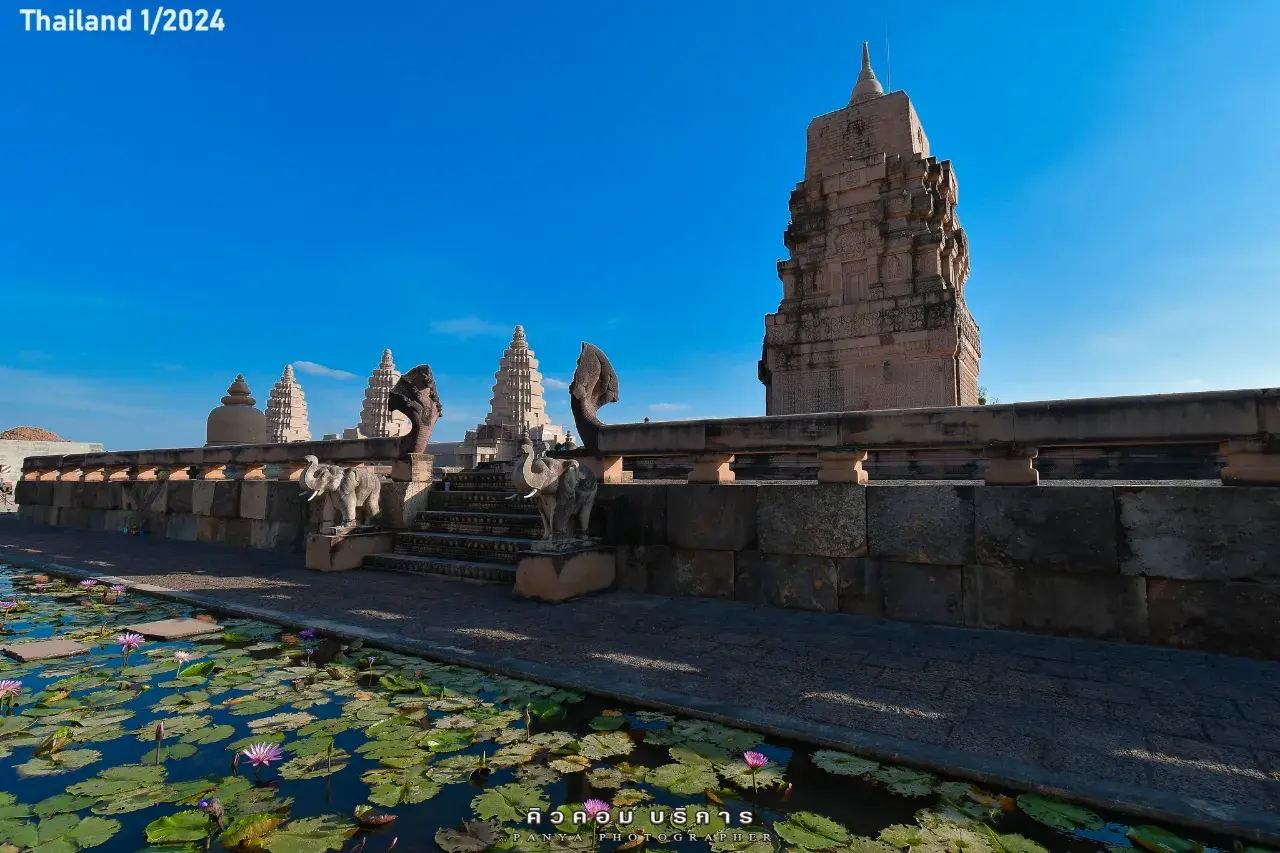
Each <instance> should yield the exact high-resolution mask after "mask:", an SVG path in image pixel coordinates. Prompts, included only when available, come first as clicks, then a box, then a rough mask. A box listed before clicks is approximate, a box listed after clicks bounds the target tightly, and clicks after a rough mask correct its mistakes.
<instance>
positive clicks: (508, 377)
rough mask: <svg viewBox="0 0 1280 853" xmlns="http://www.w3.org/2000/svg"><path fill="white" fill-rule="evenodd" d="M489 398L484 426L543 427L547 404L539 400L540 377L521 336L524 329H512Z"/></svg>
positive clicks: (546, 420)
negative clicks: (491, 396)
mask: <svg viewBox="0 0 1280 853" xmlns="http://www.w3.org/2000/svg"><path fill="white" fill-rule="evenodd" d="M494 379H495V382H494V384H493V399H492V400H490V401H489V414H488V415H486V416H485V419H484V422H485V424H486V425H488V426H495V427H496V426H507V427H517V428H528V429H532V428H534V427H539V426H546V425H548V424H550V423H551V419H550V418H548V417H547V403H546V401H545V400H544V399H543V398H542V374H541V373H539V372H538V359H537V358H535V357H534V355H533V350H531V349H529V342H528V341H527V340H525V337H524V327H523V326H516V329H515V333H514V334H513V335H512V336H511V345H510V346H508V347H507V349H506V351H505V352H504V353H503V354H502V359H501V360H500V361H499V362H498V372H497V373H496V374H495V375H494Z"/></svg>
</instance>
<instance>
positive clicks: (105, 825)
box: [39, 815, 120, 851]
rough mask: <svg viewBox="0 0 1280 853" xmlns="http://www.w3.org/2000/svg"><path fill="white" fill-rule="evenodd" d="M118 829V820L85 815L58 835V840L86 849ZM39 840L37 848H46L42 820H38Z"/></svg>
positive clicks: (108, 837) (101, 842)
mask: <svg viewBox="0 0 1280 853" xmlns="http://www.w3.org/2000/svg"><path fill="white" fill-rule="evenodd" d="M56 817H63V815H57V816H56ZM56 817H54V818H49V820H55V819H56ZM67 817H72V815H67ZM119 831H120V821H118V820H111V819H109V818H102V817H86V818H84V819H83V820H81V821H79V822H78V823H77V824H76V825H75V826H73V827H71V828H70V829H69V830H68V831H67V832H66V833H64V834H63V835H62V836H60V838H59V839H58V840H61V841H67V842H71V843H72V844H74V845H75V846H74V848H72V849H75V850H86V849H88V848H90V847H97V846H98V845H99V844H105V843H106V842H107V841H108V840H110V839H111V837H112V836H114V835H115V834H116V833H117V832H119ZM40 840H41V842H42V845H41V847H40V848H39V849H40V850H42V851H43V850H46V849H48V847H47V846H46V845H47V844H48V841H47V840H46V839H45V835H44V821H41V822H40Z"/></svg>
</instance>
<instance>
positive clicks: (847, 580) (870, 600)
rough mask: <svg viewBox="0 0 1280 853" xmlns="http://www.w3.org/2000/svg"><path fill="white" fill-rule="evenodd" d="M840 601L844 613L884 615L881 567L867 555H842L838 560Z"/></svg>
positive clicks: (878, 616) (837, 571) (877, 616)
mask: <svg viewBox="0 0 1280 853" xmlns="http://www.w3.org/2000/svg"><path fill="white" fill-rule="evenodd" d="M836 576H837V583H838V586H839V603H840V611H841V612H842V613H853V614H855V615H858V616H874V617H876V618H881V617H883V616H884V590H883V588H882V587H881V585H880V567H879V565H878V564H877V561H876V560H872V559H869V558H867V557H842V558H840V559H837V560H836Z"/></svg>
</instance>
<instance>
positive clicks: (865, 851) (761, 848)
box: [711, 832, 893, 853]
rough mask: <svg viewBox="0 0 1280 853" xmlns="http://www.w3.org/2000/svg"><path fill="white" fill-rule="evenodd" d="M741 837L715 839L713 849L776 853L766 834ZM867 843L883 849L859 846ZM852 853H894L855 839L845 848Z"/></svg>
mask: <svg viewBox="0 0 1280 853" xmlns="http://www.w3.org/2000/svg"><path fill="white" fill-rule="evenodd" d="M736 834H737V835H738V836H739V837H738V838H737V839H735V838H734V837H733V836H734V833H730V834H728V837H726V838H725V839H723V840H720V839H715V840H712V841H711V849H712V850H713V851H715V853H774V845H773V841H772V840H766V839H765V838H763V836H764V834H765V833H762V832H758V833H754V834H755V836H756V837H755V838H754V839H753V838H751V837H750V836H751V835H752V833H750V832H740V833H736ZM860 841H866V842H869V843H872V844H879V845H880V847H881V848H882V849H880V850H876V849H875V848H864V847H861V846H859V845H858V842H860ZM845 849H846V850H848V851H851V853H893V848H892V847H890V846H889V845H888V844H885V843H884V842H881V841H872V840H871V839H869V838H865V839H864V838H854V839H853V841H852V842H851V843H850V845H849V847H847V848H845Z"/></svg>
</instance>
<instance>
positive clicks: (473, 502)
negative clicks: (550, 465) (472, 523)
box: [427, 489, 538, 516]
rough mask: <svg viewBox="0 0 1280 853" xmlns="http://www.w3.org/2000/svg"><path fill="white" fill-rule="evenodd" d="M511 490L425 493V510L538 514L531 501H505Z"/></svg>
mask: <svg viewBox="0 0 1280 853" xmlns="http://www.w3.org/2000/svg"><path fill="white" fill-rule="evenodd" d="M510 495H511V490H510V489H508V490H507V491H505V492H493V491H489V492H483V491H458V492H455V491H453V490H452V489H450V490H449V491H447V492H445V491H439V490H436V489H432V490H431V491H429V492H427V509H429V510H440V511H441V512H457V511H469V510H479V511H483V512H500V513H528V514H531V515H535V516H536V515H537V514H538V508H537V506H536V505H534V503H533V501H532V500H525V499H524V498H516V499H515V500H507V498H508V497H509V496H510Z"/></svg>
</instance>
